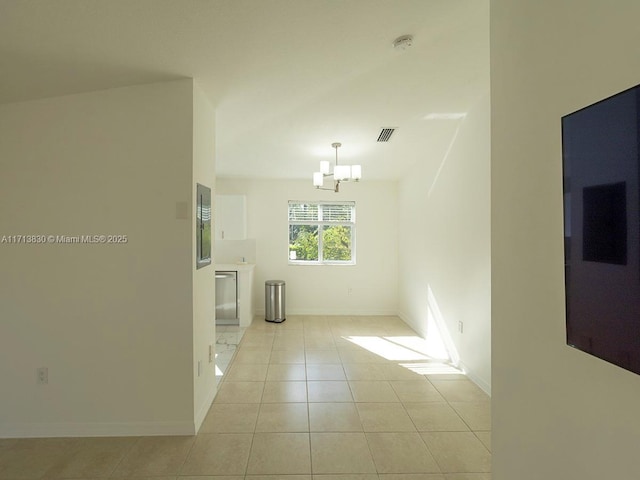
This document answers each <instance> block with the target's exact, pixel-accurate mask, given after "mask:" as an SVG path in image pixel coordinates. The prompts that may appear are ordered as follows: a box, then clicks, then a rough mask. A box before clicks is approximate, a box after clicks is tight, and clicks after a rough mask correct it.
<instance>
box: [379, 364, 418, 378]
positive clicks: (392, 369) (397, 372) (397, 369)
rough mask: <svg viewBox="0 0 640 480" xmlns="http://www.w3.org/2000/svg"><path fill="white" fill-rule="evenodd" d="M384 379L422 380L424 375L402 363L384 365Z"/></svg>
mask: <svg viewBox="0 0 640 480" xmlns="http://www.w3.org/2000/svg"><path fill="white" fill-rule="evenodd" d="M384 368H385V380H407V381H411V380H420V381H421V380H424V379H425V377H424V375H421V374H419V373H416V372H414V371H413V370H410V369H409V368H406V367H403V366H402V365H397V364H392V365H385V366H384Z"/></svg>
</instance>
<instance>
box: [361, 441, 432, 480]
mask: <svg viewBox="0 0 640 480" xmlns="http://www.w3.org/2000/svg"><path fill="white" fill-rule="evenodd" d="M366 436H367V441H368V442H369V448H370V449H371V452H372V454H373V460H374V461H375V463H376V468H377V470H378V473H440V469H439V468H438V464H437V463H436V461H435V459H434V458H433V456H432V455H431V453H430V452H429V450H428V449H427V447H426V445H425V444H424V442H422V441H421V438H420V435H419V434H418V433H367V434H366Z"/></svg>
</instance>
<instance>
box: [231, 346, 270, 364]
mask: <svg viewBox="0 0 640 480" xmlns="http://www.w3.org/2000/svg"><path fill="white" fill-rule="evenodd" d="M270 357H271V349H270V348H269V349H264V348H247V347H244V346H242V347H241V348H239V349H238V351H237V353H236V356H235V358H234V359H233V363H234V365H235V364H238V363H269V358H270Z"/></svg>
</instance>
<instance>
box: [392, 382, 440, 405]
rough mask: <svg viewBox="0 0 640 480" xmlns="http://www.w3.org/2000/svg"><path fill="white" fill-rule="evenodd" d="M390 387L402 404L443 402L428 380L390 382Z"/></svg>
mask: <svg viewBox="0 0 640 480" xmlns="http://www.w3.org/2000/svg"><path fill="white" fill-rule="evenodd" d="M389 383H390V384H391V387H392V388H393V390H394V391H395V392H396V395H398V398H400V401H401V402H404V403H410V402H411V403H417V402H444V401H445V400H444V397H443V396H442V395H440V393H439V392H438V390H437V389H436V387H434V386H433V385H431V382H429V381H428V380H426V379H425V380H421V381H413V380H409V381H407V380H392V381H390V382H389Z"/></svg>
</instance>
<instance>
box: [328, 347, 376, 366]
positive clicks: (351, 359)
mask: <svg viewBox="0 0 640 480" xmlns="http://www.w3.org/2000/svg"><path fill="white" fill-rule="evenodd" d="M338 354H339V355H340V359H341V360H342V363H386V362H387V360H386V359H385V358H383V357H381V356H379V355H376V354H374V353H371V352H369V351H367V350H365V349H363V348H359V349H354V348H352V347H338Z"/></svg>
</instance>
